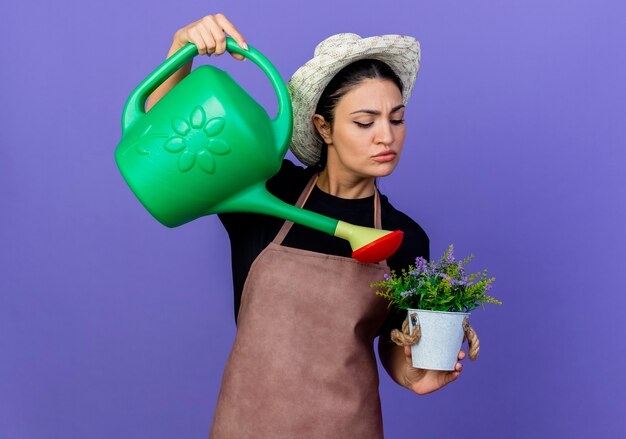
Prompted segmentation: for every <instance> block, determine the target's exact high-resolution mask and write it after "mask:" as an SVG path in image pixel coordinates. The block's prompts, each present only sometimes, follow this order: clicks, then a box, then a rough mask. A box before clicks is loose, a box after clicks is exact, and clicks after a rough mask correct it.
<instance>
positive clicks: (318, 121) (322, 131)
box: [313, 114, 332, 145]
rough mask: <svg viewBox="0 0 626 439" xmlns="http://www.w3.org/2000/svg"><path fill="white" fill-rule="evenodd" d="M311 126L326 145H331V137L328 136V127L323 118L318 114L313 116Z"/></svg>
mask: <svg viewBox="0 0 626 439" xmlns="http://www.w3.org/2000/svg"><path fill="white" fill-rule="evenodd" d="M313 125H315V129H316V130H317V132H318V133H319V135H320V136H322V139H323V140H324V142H325V143H326V144H327V145H330V144H331V143H332V137H331V135H330V132H331V130H330V125H329V124H328V123H327V122H326V120H325V119H324V117H323V116H321V115H319V114H314V115H313Z"/></svg>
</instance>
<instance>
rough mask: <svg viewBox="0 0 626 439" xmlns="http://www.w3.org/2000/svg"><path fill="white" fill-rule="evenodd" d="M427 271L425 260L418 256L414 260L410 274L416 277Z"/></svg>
mask: <svg viewBox="0 0 626 439" xmlns="http://www.w3.org/2000/svg"><path fill="white" fill-rule="evenodd" d="M426 271H427V262H426V259H424V258H422V257H421V256H418V257H417V258H415V270H414V271H412V272H411V274H412V275H413V276H417V275H419V274H421V273H425V272H426Z"/></svg>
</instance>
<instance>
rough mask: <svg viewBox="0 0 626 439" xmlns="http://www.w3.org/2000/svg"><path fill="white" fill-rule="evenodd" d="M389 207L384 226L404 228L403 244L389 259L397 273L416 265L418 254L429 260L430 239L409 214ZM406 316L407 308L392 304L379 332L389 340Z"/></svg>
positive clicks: (383, 219)
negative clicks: (399, 308) (399, 307)
mask: <svg viewBox="0 0 626 439" xmlns="http://www.w3.org/2000/svg"><path fill="white" fill-rule="evenodd" d="M384 201H387V200H384ZM389 207H390V208H387V209H385V208H383V213H385V212H387V213H386V214H385V215H383V218H382V221H383V224H382V225H383V228H385V229H387V230H402V231H403V232H404V239H403V240H402V245H400V248H399V249H398V250H397V251H396V253H394V255H393V256H391V257H390V258H389V259H388V260H387V263H388V264H389V268H390V269H392V270H394V271H395V272H396V273H400V271H401V270H402V269H403V268H407V267H408V266H409V265H415V259H416V258H417V257H418V256H421V257H423V258H425V259H426V260H427V261H429V260H430V239H429V238H428V235H427V234H426V232H425V231H424V229H422V227H421V226H420V225H419V224H417V223H416V222H415V221H414V220H412V219H411V218H410V217H409V216H407V215H405V214H404V213H402V212H400V211H398V210H396V209H395V208H393V207H392V206H391V205H389ZM405 318H406V311H405V310H398V309H397V308H396V307H394V306H392V307H391V308H390V311H389V315H388V316H387V319H386V320H385V323H384V324H383V326H382V327H381V329H380V331H379V333H378V334H379V335H380V336H381V337H384V338H385V339H386V340H389V337H390V334H391V331H392V330H393V329H402V322H403V320H404V319H405Z"/></svg>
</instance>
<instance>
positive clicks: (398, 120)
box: [391, 119, 404, 125]
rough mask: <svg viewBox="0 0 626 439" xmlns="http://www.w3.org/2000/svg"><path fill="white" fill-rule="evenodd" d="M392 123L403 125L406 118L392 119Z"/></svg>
mask: <svg viewBox="0 0 626 439" xmlns="http://www.w3.org/2000/svg"><path fill="white" fill-rule="evenodd" d="M391 123H392V124H393V125H402V124H403V123H404V119H392V120H391Z"/></svg>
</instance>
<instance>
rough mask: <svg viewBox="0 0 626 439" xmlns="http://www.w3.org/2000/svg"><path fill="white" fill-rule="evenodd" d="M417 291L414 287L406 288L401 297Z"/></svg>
mask: <svg viewBox="0 0 626 439" xmlns="http://www.w3.org/2000/svg"><path fill="white" fill-rule="evenodd" d="M414 292H415V289H414V288H411V289H410V290H406V291H403V292H401V293H400V296H401V297H406V296H410V295H412V294H413V293H414Z"/></svg>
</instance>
